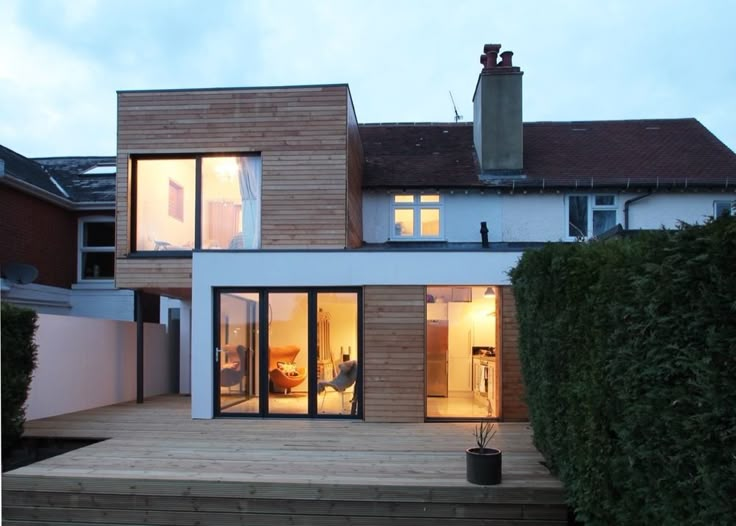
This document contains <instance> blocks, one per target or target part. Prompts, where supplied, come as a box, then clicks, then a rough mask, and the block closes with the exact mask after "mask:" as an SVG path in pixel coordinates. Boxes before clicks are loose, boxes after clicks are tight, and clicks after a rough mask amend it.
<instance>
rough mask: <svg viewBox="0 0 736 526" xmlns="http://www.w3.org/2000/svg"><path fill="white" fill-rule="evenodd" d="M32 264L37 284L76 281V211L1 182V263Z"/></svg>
mask: <svg viewBox="0 0 736 526" xmlns="http://www.w3.org/2000/svg"><path fill="white" fill-rule="evenodd" d="M9 262H16V263H29V264H31V265H34V266H35V267H36V268H37V269H38V278H37V279H36V281H35V283H38V284H41V285H53V286H57V287H70V286H71V284H72V283H73V282H75V281H76V268H77V219H76V216H75V214H74V213H73V212H70V211H68V210H64V209H63V208H61V207H58V206H56V205H53V204H51V203H48V202H46V201H43V200H41V199H38V198H36V197H33V196H31V195H28V194H26V193H23V192H20V191H18V190H15V189H13V188H10V187H7V186H5V185H2V184H0V264H3V263H9Z"/></svg>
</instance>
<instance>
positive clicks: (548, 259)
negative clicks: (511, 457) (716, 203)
mask: <svg viewBox="0 0 736 526" xmlns="http://www.w3.org/2000/svg"><path fill="white" fill-rule="evenodd" d="M511 277H512V283H513V286H514V293H515V296H516V301H517V306H518V315H519V325H520V354H521V363H522V372H523V377H524V382H525V386H526V393H527V401H528V404H529V412H530V419H531V423H532V427H533V429H534V439H535V442H536V445H537V447H538V448H539V450H540V451H541V452H542V454H543V455H544V456H545V458H546V460H547V462H548V463H549V465H550V466H551V468H552V469H553V470H554V471H555V472H556V473H557V474H558V476H559V477H560V479H561V480H562V482H563V483H564V485H565V487H566V489H567V491H568V495H569V499H570V501H571V504H572V505H573V507H574V508H575V509H576V513H577V515H578V518H579V519H581V520H583V521H584V522H585V524H586V525H587V526H594V525H611V524H622V525H624V524H625V525H627V526H628V525H654V524H656V525H669V524H672V525H675V524H677V525H680V524H682V525H684V524H687V525H689V526H693V525H704V526H705V525H708V526H712V525H721V524H722V525H726V524H735V523H736V218H733V217H723V218H719V219H717V220H714V221H710V222H708V223H707V224H705V225H704V226H688V225H684V226H682V227H681V228H680V229H678V230H676V231H669V232H668V231H659V232H653V233H644V234H641V235H639V236H636V237H633V238H626V239H615V240H609V241H605V242H598V243H587V244H583V243H576V244H555V245H552V244H551V245H548V246H546V247H545V248H543V249H541V250H539V251H533V252H528V253H526V254H524V256H523V257H522V258H521V261H520V262H519V264H518V266H517V267H516V268H515V269H514V270H513V271H512V272H511Z"/></svg>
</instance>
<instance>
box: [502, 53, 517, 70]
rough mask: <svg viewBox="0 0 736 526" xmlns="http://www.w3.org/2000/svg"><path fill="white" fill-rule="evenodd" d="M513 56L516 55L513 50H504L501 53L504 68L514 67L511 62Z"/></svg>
mask: <svg viewBox="0 0 736 526" xmlns="http://www.w3.org/2000/svg"><path fill="white" fill-rule="evenodd" d="M513 56H514V52H513V51H504V52H503V53H501V64H500V65H501V66H502V67H504V68H510V67H513V65H512V64H511V57H513Z"/></svg>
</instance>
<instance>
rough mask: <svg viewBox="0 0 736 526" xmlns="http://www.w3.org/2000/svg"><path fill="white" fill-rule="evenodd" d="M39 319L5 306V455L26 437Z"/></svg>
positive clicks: (3, 353)
mask: <svg viewBox="0 0 736 526" xmlns="http://www.w3.org/2000/svg"><path fill="white" fill-rule="evenodd" d="M37 319H38V316H37V315H36V313H35V312H34V311H32V310H30V309H22V308H19V307H14V306H12V305H9V304H6V303H3V304H2V318H1V319H0V324H2V352H1V353H0V354H2V364H0V366H1V367H2V406H3V409H2V426H3V427H2V439H3V455H5V453H6V452H7V451H9V450H10V448H12V447H13V445H15V443H16V442H17V440H18V439H19V438H20V437H21V435H22V434H23V424H24V422H25V407H24V406H25V403H26V399H27V398H28V388H29V386H30V384H31V376H32V374H33V370H34V368H35V367H36V351H37V349H36V344H35V342H34V340H33V338H34V335H35V333H36V321H37Z"/></svg>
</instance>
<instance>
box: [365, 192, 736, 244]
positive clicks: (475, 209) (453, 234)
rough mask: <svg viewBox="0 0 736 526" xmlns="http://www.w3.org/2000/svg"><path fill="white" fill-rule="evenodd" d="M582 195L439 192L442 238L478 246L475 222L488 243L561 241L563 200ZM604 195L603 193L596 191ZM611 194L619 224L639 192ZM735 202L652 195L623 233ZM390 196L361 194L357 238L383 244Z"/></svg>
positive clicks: (635, 208) (719, 196) (718, 195)
mask: <svg viewBox="0 0 736 526" xmlns="http://www.w3.org/2000/svg"><path fill="white" fill-rule="evenodd" d="M571 193H576V194H586V192H569V193H566V192H562V191H560V192H559V193H558V192H556V191H548V192H545V193H540V192H539V191H538V190H537V191H528V192H527V193H524V191H517V192H515V193H513V194H508V193H504V194H500V195H499V194H497V193H496V192H494V191H484V193H483V194H480V193H479V192H478V191H477V190H473V191H469V192H468V193H467V194H465V193H464V192H462V191H460V192H458V191H455V192H454V193H449V192H442V200H443V203H444V209H443V221H444V229H445V230H444V232H445V239H446V240H447V241H449V242H453V243H458V242H475V243H479V242H480V239H481V238H480V222H481V221H486V223H487V225H488V230H489V232H488V238H489V240H490V241H491V242H494V241H495V242H534V241H537V242H544V241H560V240H566V239H567V215H566V214H567V208H566V206H565V198H566V196H567V195H569V194H571ZM601 193H605V192H601ZM616 195H617V197H616V198H617V207H618V210H617V217H616V219H617V223H620V224H622V225H623V223H624V203H625V202H626V201H627V200H628V199H632V198H634V197H638V196H641V195H643V193H638V194H637V193H623V194H616ZM735 198H736V194H735V193H734V191H733V190H732V191H730V192H705V193H703V192H697V193H695V192H687V193H683V192H680V191H675V192H664V191H660V192H657V193H654V194H653V195H651V196H650V197H647V198H644V199H642V200H640V201H637V202H635V203H632V204H631V205H630V213H629V229H632V230H635V229H642V228H643V229H657V228H661V227H662V226H665V227H666V228H673V227H675V226H676V225H677V222H678V221H685V222H688V223H696V222H697V223H702V222H703V221H704V220H705V218H706V216H709V215H712V214H713V202H714V201H716V200H732V199H735ZM390 216H391V195H389V194H387V193H385V192H384V193H379V192H366V193H365V194H364V197H363V237H364V240H365V242H366V243H385V242H386V241H387V240H388V234H389V225H390Z"/></svg>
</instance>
